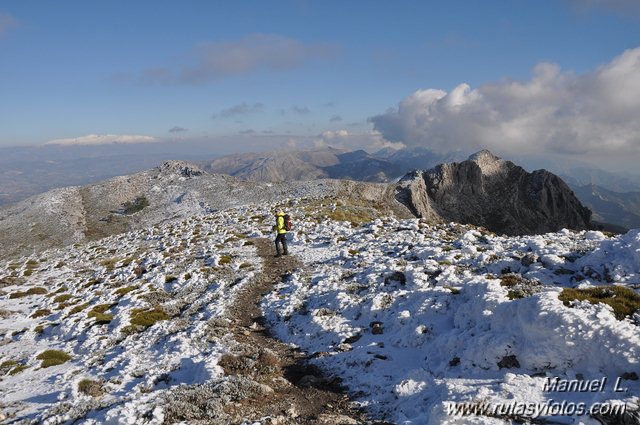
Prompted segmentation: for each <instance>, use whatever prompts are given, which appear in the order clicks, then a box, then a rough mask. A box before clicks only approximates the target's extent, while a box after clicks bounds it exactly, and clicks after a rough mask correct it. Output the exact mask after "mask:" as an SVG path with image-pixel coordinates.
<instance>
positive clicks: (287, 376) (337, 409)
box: [222, 238, 371, 425]
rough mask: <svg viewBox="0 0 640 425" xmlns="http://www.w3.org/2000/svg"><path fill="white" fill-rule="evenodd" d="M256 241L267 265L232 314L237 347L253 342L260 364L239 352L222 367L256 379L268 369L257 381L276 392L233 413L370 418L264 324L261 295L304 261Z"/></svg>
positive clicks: (332, 420) (297, 420)
mask: <svg viewBox="0 0 640 425" xmlns="http://www.w3.org/2000/svg"><path fill="white" fill-rule="evenodd" d="M254 242H255V245H256V248H257V251H258V254H259V255H260V257H261V258H262V260H263V261H264V269H263V271H262V273H260V274H258V275H256V277H255V278H254V279H253V280H252V281H251V282H250V283H249V284H248V285H247V286H246V288H245V289H244V290H243V291H242V292H241V293H240V294H239V295H238V297H237V298H236V302H235V303H234V304H233V306H232V307H231V318H232V319H233V320H234V322H235V329H236V331H235V340H236V341H237V342H238V343H239V347H245V348H248V347H251V349H250V350H249V351H250V352H253V353H255V352H256V351H257V352H258V353H260V354H259V355H258V361H257V366H254V367H253V368H252V369H253V370H250V369H248V368H246V367H245V366H244V364H243V361H242V353H239V354H236V355H235V356H233V357H227V358H226V359H224V361H223V362H222V367H223V368H224V369H225V372H226V373H227V374H229V375H234V374H236V375H249V374H251V375H252V378H253V379H256V373H255V370H256V369H258V370H262V371H265V370H266V371H268V373H266V374H264V373H263V374H258V381H259V382H260V383H262V384H265V385H267V386H269V387H271V388H272V389H273V393H272V394H271V395H269V396H267V397H264V398H262V399H261V400H255V399H253V400H247V401H246V402H243V403H241V405H240V406H238V407H237V408H238V410H242V409H244V411H243V412H242V413H241V412H240V411H238V412H235V413H236V414H243V415H244V417H247V418H250V419H253V420H257V419H260V418H265V417H270V419H269V420H267V421H266V422H265V423H271V424H297V425H298V424H299V425H304V424H325V425H331V424H333V425H337V424H363V423H371V422H370V421H368V420H367V419H366V417H365V415H364V414H363V413H362V412H360V411H358V410H356V409H355V408H354V407H353V406H352V404H351V402H350V400H349V398H348V396H347V395H346V394H345V392H344V391H343V388H341V386H340V382H339V379H331V378H330V377H326V376H323V374H322V371H320V370H319V369H318V368H316V367H314V366H312V365H308V364H307V363H306V359H307V355H306V354H305V353H302V352H300V351H298V350H296V349H293V348H291V347H289V346H287V345H285V344H283V343H281V342H279V341H278V340H276V339H275V338H273V337H271V335H270V334H269V331H268V329H266V328H265V322H264V318H263V316H262V312H261V310H260V307H259V302H260V300H261V299H262V297H263V296H264V295H265V294H267V293H268V292H270V291H271V290H273V286H274V284H277V283H279V282H281V281H282V279H283V278H285V277H286V276H287V275H288V274H289V273H291V272H292V271H293V270H294V269H297V268H301V267H303V264H302V263H301V262H300V261H299V260H298V259H297V258H296V257H295V255H289V256H282V257H278V258H276V257H275V256H274V253H275V252H274V251H275V248H274V246H273V241H271V240H269V239H264V238H260V239H254ZM294 254H295V253H294ZM240 350H242V348H240ZM273 354H275V356H273ZM254 357H255V355H254ZM248 412H250V414H249V413H248ZM229 413H232V415H233V412H229Z"/></svg>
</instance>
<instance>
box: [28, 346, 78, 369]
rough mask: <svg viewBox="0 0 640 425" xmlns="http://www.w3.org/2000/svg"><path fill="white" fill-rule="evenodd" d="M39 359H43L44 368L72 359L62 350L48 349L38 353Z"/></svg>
mask: <svg viewBox="0 0 640 425" xmlns="http://www.w3.org/2000/svg"><path fill="white" fill-rule="evenodd" d="M36 358H37V359H38V360H42V364H41V366H42V367H43V368H46V367H51V366H57V365H61V364H63V363H66V362H68V361H69V360H71V358H72V357H71V356H70V355H68V354H67V353H65V352H64V351H60V350H46V351H43V352H42V353H40V354H38V356H37V357H36Z"/></svg>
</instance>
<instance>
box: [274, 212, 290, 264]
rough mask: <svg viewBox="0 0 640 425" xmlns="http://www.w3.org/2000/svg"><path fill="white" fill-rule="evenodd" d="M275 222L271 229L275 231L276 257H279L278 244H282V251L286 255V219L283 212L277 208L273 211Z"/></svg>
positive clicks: (287, 252)
mask: <svg viewBox="0 0 640 425" xmlns="http://www.w3.org/2000/svg"><path fill="white" fill-rule="evenodd" d="M274 215H275V217H276V224H275V225H274V226H273V230H274V231H275V232H276V253H277V254H276V257H280V255H282V254H280V245H278V244H282V253H283V254H284V255H288V254H289V251H288V250H287V221H286V219H285V215H286V214H285V213H284V212H283V211H282V210H281V209H278V210H276V212H275V214H274Z"/></svg>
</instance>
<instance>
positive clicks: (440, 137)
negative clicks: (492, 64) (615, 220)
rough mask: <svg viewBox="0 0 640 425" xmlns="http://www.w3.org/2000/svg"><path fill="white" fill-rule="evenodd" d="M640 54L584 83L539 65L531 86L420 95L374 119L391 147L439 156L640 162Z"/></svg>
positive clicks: (617, 60) (464, 86) (509, 84)
mask: <svg viewBox="0 0 640 425" xmlns="http://www.w3.org/2000/svg"><path fill="white" fill-rule="evenodd" d="M638 116H640V48H636V49H631V50H627V51H625V52H624V53H623V54H621V55H620V56H618V57H616V58H614V59H613V60H612V61H611V62H610V63H608V64H606V65H604V66H602V67H600V68H598V69H596V70H595V71H593V72H590V73H588V74H585V75H576V74H573V73H570V72H564V73H563V72H562V71H561V70H560V68H559V67H558V66H557V65H554V64H549V63H541V64H539V65H537V66H536V67H535V69H534V73H533V77H532V78H531V79H530V80H529V81H524V82H520V81H501V82H498V83H495V84H487V85H483V86H480V87H478V88H476V89H472V88H471V87H469V86H468V85H467V84H464V83H463V84H460V85H458V86H457V87H456V88H454V89H453V90H451V91H450V92H446V91H442V90H435V89H427V90H418V91H416V92H415V93H413V94H411V95H410V96H408V97H407V98H405V99H403V100H402V101H401V102H400V104H399V106H398V108H396V109H391V110H389V111H387V112H386V113H384V114H381V115H378V116H375V117H372V118H370V119H369V120H370V121H371V122H373V124H374V129H375V130H378V131H380V132H381V133H382V135H383V136H384V137H385V138H386V139H388V140H393V141H401V142H404V143H405V144H407V145H410V146H417V145H421V146H427V147H430V148H432V149H434V150H436V151H452V150H455V149H462V150H469V151H473V150H479V149H482V148H488V149H491V150H494V151H495V152H497V153H500V154H526V153H548V154H557V153H564V154H574V155H575V154H580V155H584V156H591V157H593V156H595V155H605V156H615V155H618V156H621V157H622V156H628V155H636V158H637V155H638V154H640V120H638V118H637V117H638Z"/></svg>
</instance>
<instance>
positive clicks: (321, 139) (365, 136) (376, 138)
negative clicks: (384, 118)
mask: <svg viewBox="0 0 640 425" xmlns="http://www.w3.org/2000/svg"><path fill="white" fill-rule="evenodd" d="M312 142H313V146H315V147H318V148H319V147H326V146H332V147H335V148H345V149H366V150H369V151H374V150H379V149H382V148H386V147H392V148H395V149H399V148H402V147H404V145H403V144H402V143H397V142H396V143H394V142H390V141H388V140H386V139H385V138H384V137H383V136H382V134H380V133H379V132H377V131H372V132H368V133H350V132H349V131H347V130H337V131H325V132H323V133H322V134H320V135H318V136H317V137H316V138H315V139H313V141H312Z"/></svg>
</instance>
